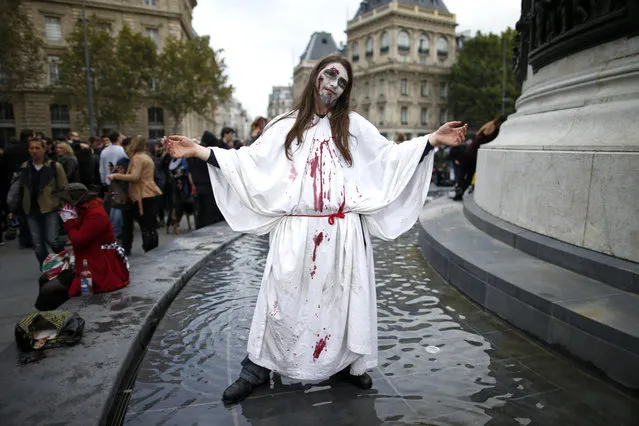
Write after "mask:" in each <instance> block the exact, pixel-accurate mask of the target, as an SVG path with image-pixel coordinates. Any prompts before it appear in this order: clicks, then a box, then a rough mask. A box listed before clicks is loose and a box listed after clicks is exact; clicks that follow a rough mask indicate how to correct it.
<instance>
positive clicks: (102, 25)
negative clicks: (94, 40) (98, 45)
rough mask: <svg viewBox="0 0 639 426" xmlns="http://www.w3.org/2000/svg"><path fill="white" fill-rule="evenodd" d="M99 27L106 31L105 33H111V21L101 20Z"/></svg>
mask: <svg viewBox="0 0 639 426" xmlns="http://www.w3.org/2000/svg"><path fill="white" fill-rule="evenodd" d="M98 29H99V30H100V31H104V32H105V33H109V34H111V31H112V30H111V23H110V22H104V21H100V22H98Z"/></svg>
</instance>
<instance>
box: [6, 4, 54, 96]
mask: <svg viewBox="0 0 639 426" xmlns="http://www.w3.org/2000/svg"><path fill="white" fill-rule="evenodd" d="M0 22H2V25H0V40H2V42H0V98H3V99H5V98H7V97H8V95H9V93H10V92H11V91H12V90H13V89H16V88H19V87H25V86H29V85H34V84H37V83H38V81H39V79H40V77H41V74H40V70H41V69H42V68H43V66H44V57H43V55H42V39H41V38H40V37H38V35H37V34H38V32H37V30H36V29H35V27H34V26H33V24H32V23H31V19H30V18H29V15H28V14H27V12H26V10H25V8H24V6H23V5H22V1H21V0H0Z"/></svg>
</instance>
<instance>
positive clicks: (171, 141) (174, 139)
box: [164, 136, 212, 161]
mask: <svg viewBox="0 0 639 426" xmlns="http://www.w3.org/2000/svg"><path fill="white" fill-rule="evenodd" d="M164 146H165V147H166V149H167V150H168V151H169V154H171V157H173V158H191V157H196V158H199V159H200V160H202V161H208V159H209V156H210V155H211V152H212V150H211V149H209V148H207V147H204V146H202V145H198V144H197V143H195V142H193V141H192V140H191V139H189V138H187V137H186V136H169V137H165V138H164Z"/></svg>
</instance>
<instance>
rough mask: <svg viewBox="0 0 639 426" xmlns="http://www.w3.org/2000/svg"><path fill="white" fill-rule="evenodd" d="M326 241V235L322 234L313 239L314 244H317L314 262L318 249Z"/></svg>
mask: <svg viewBox="0 0 639 426" xmlns="http://www.w3.org/2000/svg"><path fill="white" fill-rule="evenodd" d="M322 241H324V233H323V232H320V233H319V234H317V235H316V236H315V237H314V238H313V243H314V244H315V248H314V249H313V262H315V257H316V256H317V248H318V247H319V245H320V244H322Z"/></svg>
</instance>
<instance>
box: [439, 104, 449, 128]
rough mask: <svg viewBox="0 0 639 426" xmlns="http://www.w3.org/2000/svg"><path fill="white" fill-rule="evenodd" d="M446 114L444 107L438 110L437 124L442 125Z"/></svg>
mask: <svg viewBox="0 0 639 426" xmlns="http://www.w3.org/2000/svg"><path fill="white" fill-rule="evenodd" d="M447 115H448V114H447V113H446V110H445V109H444V108H442V109H440V110H439V124H440V125H442V124H444V123H445V122H446V116H447Z"/></svg>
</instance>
